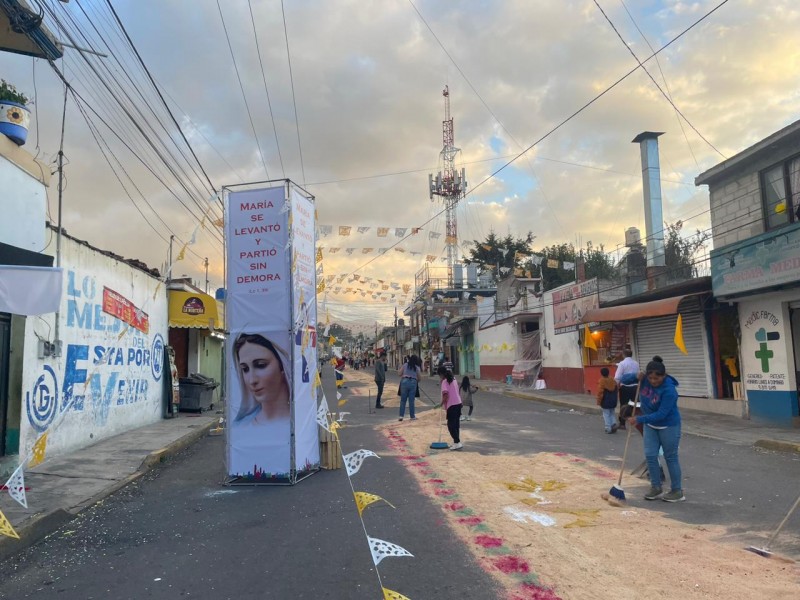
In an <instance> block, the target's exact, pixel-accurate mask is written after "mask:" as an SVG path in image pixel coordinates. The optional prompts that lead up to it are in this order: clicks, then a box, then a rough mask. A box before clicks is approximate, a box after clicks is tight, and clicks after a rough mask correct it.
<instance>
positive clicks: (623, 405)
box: [614, 346, 639, 429]
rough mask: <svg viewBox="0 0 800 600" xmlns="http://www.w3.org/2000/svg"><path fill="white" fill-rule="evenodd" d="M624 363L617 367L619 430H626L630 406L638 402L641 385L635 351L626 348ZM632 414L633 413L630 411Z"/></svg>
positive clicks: (615, 374)
mask: <svg viewBox="0 0 800 600" xmlns="http://www.w3.org/2000/svg"><path fill="white" fill-rule="evenodd" d="M622 354H623V356H624V357H625V358H623V359H622V362H621V363H619V364H618V365H617V371H616V373H614V380H615V381H616V382H617V385H618V386H619V428H620V429H625V418H626V417H627V416H628V412H629V411H628V404H629V403H633V402H634V401H635V400H636V387H637V386H638V385H639V363H638V362H636V361H635V360H633V351H632V350H631V349H630V347H629V346H625V350H624V351H623V353H622ZM630 414H633V411H632V410H630Z"/></svg>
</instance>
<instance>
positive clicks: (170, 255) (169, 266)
mask: <svg viewBox="0 0 800 600" xmlns="http://www.w3.org/2000/svg"><path fill="white" fill-rule="evenodd" d="M174 239H175V236H174V235H171V236H169V263H167V283H169V280H170V279H172V240H174Z"/></svg>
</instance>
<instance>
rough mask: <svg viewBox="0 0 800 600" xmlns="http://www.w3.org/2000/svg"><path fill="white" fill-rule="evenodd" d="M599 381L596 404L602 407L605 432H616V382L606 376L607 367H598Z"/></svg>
mask: <svg viewBox="0 0 800 600" xmlns="http://www.w3.org/2000/svg"><path fill="white" fill-rule="evenodd" d="M600 375H602V377H600V381H598V382H597V405H598V406H599V407H600V408H602V409H603V421H605V425H606V433H617V429H619V425H617V423H616V421H617V418H616V414H615V410H614V409H616V408H617V382H616V381H615V380H614V379H613V378H611V377H609V376H608V369H607V368H606V367H603V368H602V369H600Z"/></svg>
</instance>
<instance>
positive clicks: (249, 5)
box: [247, 0, 286, 178]
mask: <svg viewBox="0 0 800 600" xmlns="http://www.w3.org/2000/svg"><path fill="white" fill-rule="evenodd" d="M247 8H249V9H250V22H251V23H252V24H253V39H255V41H256V53H257V54H258V64H259V66H260V67H261V78H262V79H263V81H264V92H265V93H266V94H267V106H268V107H269V116H270V119H272V131H273V132H274V133H275V146H276V148H277V149H278V160H279V161H280V163H281V176H282V177H284V178H285V177H286V171H285V170H284V168H283V155H282V154H281V144H280V141H279V139H278V128H277V127H275V114H274V113H273V112H272V101H271V100H270V98H269V86H267V75H266V72H265V71H264V61H263V60H262V58H261V46H260V45H259V43H258V33H257V32H256V20H255V18H254V17H253V4H252V2H251V1H250V0H247Z"/></svg>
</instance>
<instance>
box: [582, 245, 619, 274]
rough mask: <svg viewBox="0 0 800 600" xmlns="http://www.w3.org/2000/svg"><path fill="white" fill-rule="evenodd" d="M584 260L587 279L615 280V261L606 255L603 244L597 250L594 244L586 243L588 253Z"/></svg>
mask: <svg viewBox="0 0 800 600" xmlns="http://www.w3.org/2000/svg"><path fill="white" fill-rule="evenodd" d="M583 260H584V264H585V265H586V279H592V278H593V277H597V278H598V279H613V278H614V260H613V259H612V258H611V257H610V256H609V255H608V254H606V252H605V249H604V247H603V244H600V246H598V247H597V248H595V247H594V246H593V245H592V242H586V253H585V255H584V257H583Z"/></svg>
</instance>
